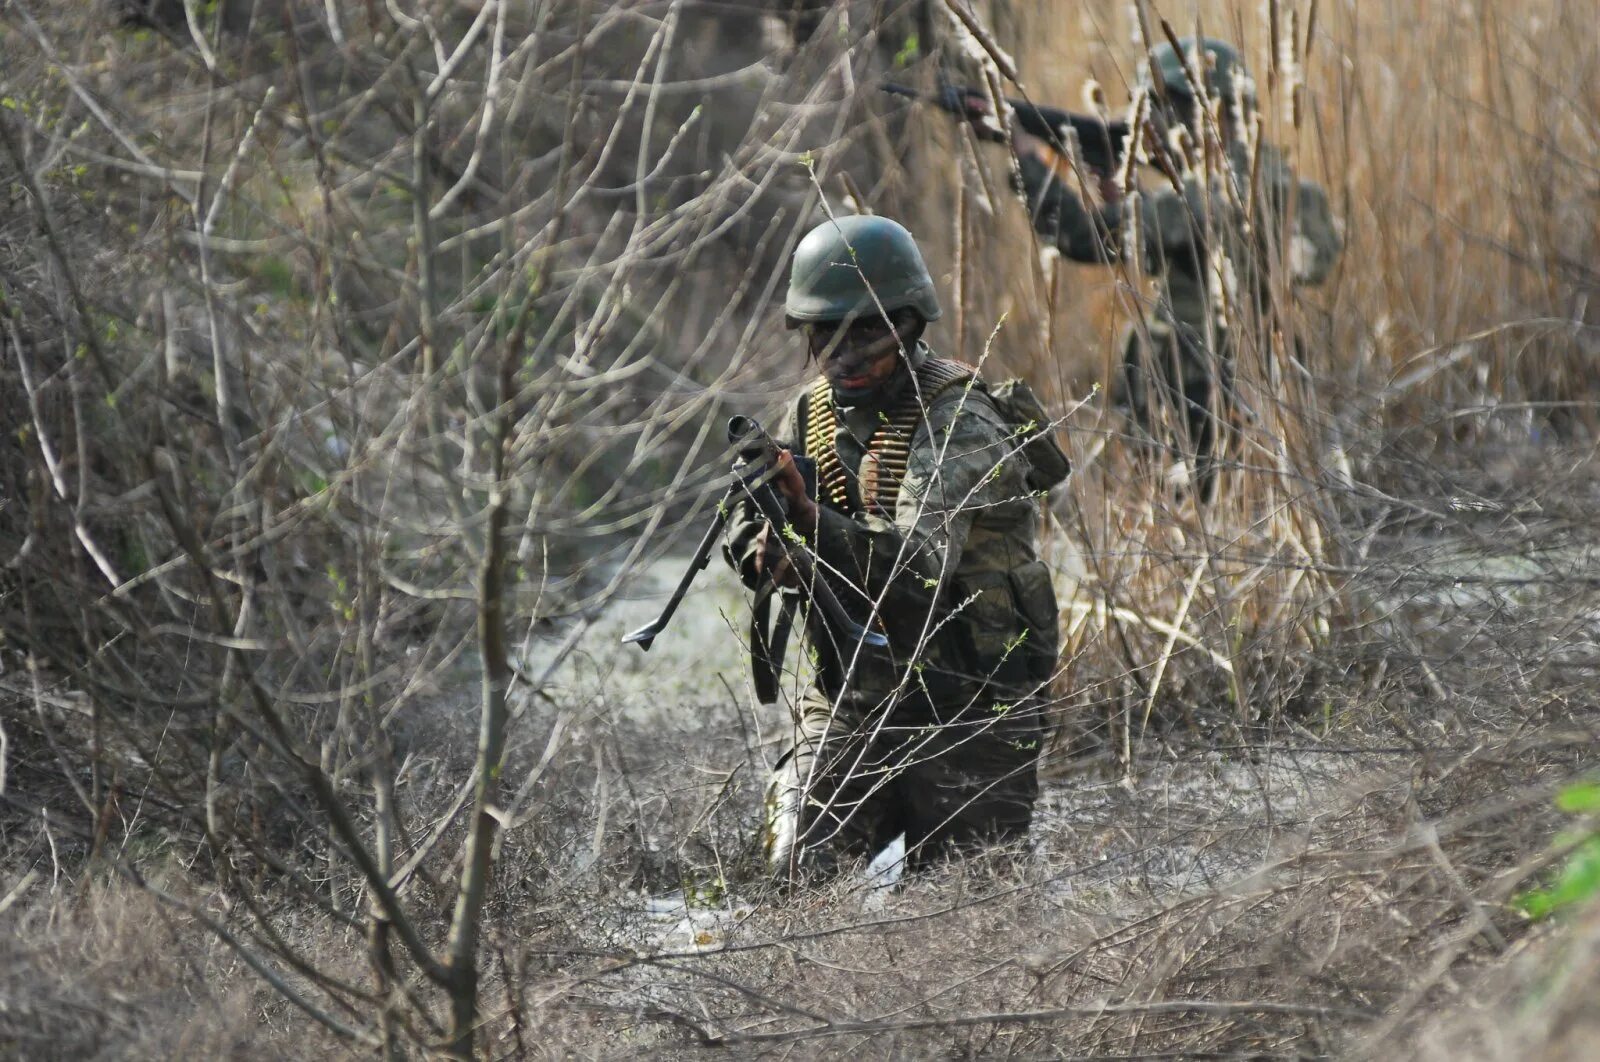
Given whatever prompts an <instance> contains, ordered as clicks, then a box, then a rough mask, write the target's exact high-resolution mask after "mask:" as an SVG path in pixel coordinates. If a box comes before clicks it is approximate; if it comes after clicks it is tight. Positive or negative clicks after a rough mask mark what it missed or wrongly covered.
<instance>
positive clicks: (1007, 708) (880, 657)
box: [726, 217, 1065, 880]
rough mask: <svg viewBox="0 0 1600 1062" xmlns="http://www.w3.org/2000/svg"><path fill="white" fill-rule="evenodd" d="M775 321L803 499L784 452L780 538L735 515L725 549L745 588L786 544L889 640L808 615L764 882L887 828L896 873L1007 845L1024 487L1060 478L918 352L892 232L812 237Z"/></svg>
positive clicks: (1050, 626)
mask: <svg viewBox="0 0 1600 1062" xmlns="http://www.w3.org/2000/svg"><path fill="white" fill-rule="evenodd" d="M786 310H787V314H788V323H789V326H790V327H791V328H798V329H800V330H802V331H803V332H804V334H805V339H806V345H807V349H808V351H809V353H810V356H811V358H812V359H814V360H815V361H816V362H817V363H818V364H819V365H820V366H821V369H822V372H821V374H820V376H819V377H818V378H817V380H816V381H815V383H814V384H812V385H811V386H809V387H807V388H805V389H804V390H803V391H802V392H801V393H800V395H799V396H797V398H796V400H795V401H794V402H793V403H791V404H790V406H789V408H788V411H787V413H786V415H785V418H784V421H783V425H782V427H781V428H780V435H779V437H780V438H787V439H792V440H795V442H794V447H795V452H798V453H804V454H806V455H807V456H809V457H811V458H812V459H814V460H815V461H816V463H817V482H818V485H817V497H816V498H815V499H813V498H811V497H808V496H807V490H806V483H805V481H804V479H803V478H802V476H801V474H800V473H799V471H798V470H797V469H796V467H795V465H794V463H793V461H792V459H791V457H790V452H789V451H784V453H783V455H782V457H781V458H780V461H779V464H778V472H777V486H778V488H779V490H780V491H781V492H782V493H783V494H784V495H785V497H786V499H787V501H788V504H789V523H790V526H789V527H788V528H783V529H774V528H772V527H770V526H769V525H767V524H766V523H764V522H762V521H760V520H759V519H758V518H756V517H755V516H753V515H752V514H750V513H742V514H740V513H736V514H735V515H734V517H733V518H732V520H730V523H729V531H728V539H727V544H726V553H727V557H728V560H729V563H731V564H732V565H733V566H734V567H735V569H736V570H738V571H739V572H740V574H741V576H742V577H743V578H744V579H745V581H746V582H747V584H749V585H751V586H752V587H758V584H759V583H761V582H762V580H773V581H775V582H776V583H778V584H780V585H781V584H783V583H785V582H786V581H792V576H791V575H790V573H789V572H788V570H787V568H786V567H785V566H784V565H783V564H782V563H781V562H777V561H775V560H774V559H773V555H774V554H773V551H772V549H771V547H772V546H773V545H774V544H775V538H776V536H777V535H780V534H782V535H785V536H786V537H787V538H788V539H789V540H790V541H791V542H793V541H796V540H797V538H798V539H803V540H804V542H805V544H806V547H807V548H808V549H810V550H813V551H814V553H815V555H816V558H817V561H818V568H819V569H820V570H822V571H825V572H827V573H829V576H828V577H829V579H830V582H831V583H832V584H833V585H834V588H835V590H836V593H837V596H838V597H839V598H840V599H841V600H842V601H843V602H844V604H845V607H846V609H847V610H849V611H850V612H851V613H852V615H853V616H854V617H855V619H856V620H857V621H858V622H862V623H864V624H867V625H870V626H872V627H874V628H875V629H877V630H879V631H881V632H882V633H883V634H884V635H886V637H887V639H888V646H887V648H872V647H870V646H867V645H865V644H860V645H856V644H847V643H845V642H842V641H841V640H840V639H839V638H838V637H837V634H838V632H833V631H829V630H827V629H826V626H825V625H824V624H822V623H820V622H819V618H818V617H817V616H815V615H813V616H811V617H809V619H808V622H807V626H806V638H807V641H808V644H809V648H810V651H811V658H812V664H813V671H814V685H813V686H812V687H811V688H809V689H807V690H806V691H805V692H804V693H803V694H802V696H801V698H800V703H799V704H798V705H797V706H796V717H795V729H794V733H793V740H792V742H791V744H790V747H789V750H788V752H787V753H786V754H785V755H784V757H783V758H782V759H781V760H780V762H779V765H778V767H777V769H776V772H775V775H774V777H773V779H772V782H771V787H770V789H769V792H768V808H767V810H768V836H767V841H768V853H767V854H768V857H769V859H770V862H771V866H772V869H773V871H774V872H775V873H776V874H777V875H778V876H779V877H780V878H783V879H787V880H793V879H794V878H795V877H796V876H798V875H800V874H802V873H804V872H806V871H808V870H821V871H827V870H828V869H829V868H831V866H832V865H833V864H834V862H835V861H836V859H837V858H838V857H839V856H841V855H845V856H850V855H861V856H869V855H871V854H872V853H874V852H876V851H878V850H879V849H881V848H882V847H883V846H884V845H886V844H888V843H889V842H891V841H893V840H894V838H895V837H896V836H898V835H899V834H901V833H902V832H903V833H904V834H905V835H906V847H907V853H908V858H909V860H910V861H911V862H912V863H913V864H916V863H920V862H925V861H926V860H927V859H928V858H930V857H932V856H934V855H936V854H938V853H941V852H947V851H950V850H952V849H962V848H967V847H970V846H972V845H975V844H977V843H979V842H982V841H985V840H1005V839H1008V838H1014V837H1017V836H1020V835H1021V834H1023V833H1024V832H1026V830H1027V828H1028V825H1029V823H1030V820H1031V818H1032V812H1033V803H1034V798H1035V795H1036V793H1037V788H1038V783H1037V780H1036V778H1035V771H1034V761H1035V758H1036V756H1037V754H1038V746H1039V737H1040V725H1039V708H1040V701H1041V699H1042V695H1043V691H1044V688H1045V686H1046V684H1047V682H1048V680H1049V677H1050V674H1051V672H1052V670H1053V668H1054V665H1055V659H1056V646H1057V639H1058V634H1057V628H1056V603H1055V596H1054V592H1053V590H1052V587H1051V583H1050V576H1049V572H1048V570H1047V569H1046V568H1045V566H1044V565H1043V564H1042V563H1041V562H1040V560H1039V555H1038V541H1037V530H1038V523H1039V500H1038V496H1039V495H1040V494H1042V493H1043V491H1044V490H1045V489H1048V485H1049V482H1050V480H1051V479H1059V478H1060V475H1064V472H1065V470H1064V468H1062V469H1061V470H1060V472H1059V474H1058V473H1053V472H1046V473H1043V474H1041V473H1040V471H1039V470H1038V469H1036V468H1035V467H1034V466H1035V465H1041V466H1043V465H1045V464H1047V463H1048V462H1041V461H1039V460H1038V459H1037V458H1035V459H1033V460H1030V459H1029V457H1028V456H1027V455H1026V454H1025V452H1023V451H1022V449H1021V448H1020V446H1019V434H1018V431H1017V428H1016V427H1015V426H1014V425H1013V424H1012V423H1011V422H1010V421H1008V419H1007V417H1006V415H1005V414H1004V413H1002V410H1001V403H1000V400H999V399H998V398H996V397H994V396H992V395H991V394H990V393H989V391H988V390H987V388H986V387H985V385H984V384H983V383H982V382H981V381H980V380H978V378H977V377H976V375H975V373H974V370H973V369H972V368H970V367H969V366H966V365H963V364H960V363H957V362H953V361H947V360H944V359H941V358H939V357H937V356H935V355H934V354H933V353H932V352H931V351H930V350H929V349H928V347H927V346H926V345H925V344H924V343H923V342H922V341H921V336H922V333H923V330H924V328H925V327H926V326H927V324H928V323H929V322H930V321H935V320H937V319H938V318H939V316H940V309H939V300H938V298H937V296H936V295H935V294H934V289H933V282H932V280H931V279H930V277H929V275H928V271H927V268H926V266H925V265H924V264H923V260H922V256H921V253H920V252H919V251H918V249H917V245H916V242H915V241H914V240H913V239H912V237H911V234H910V233H908V232H907V231H906V230H905V229H904V228H902V227H901V226H899V225H897V224H896V223H895V222H893V221H890V220H888V219H887V218H878V217H845V218H839V219H837V220H830V221H827V222H825V223H823V224H822V225H820V226H818V227H817V228H816V229H814V230H812V231H811V232H810V233H809V234H808V235H807V236H806V237H805V239H804V240H802V241H801V243H800V245H799V247H798V248H797V249H796V250H795V254H794V266H793V271H792V274H791V277H790V282H789V290H788V298H787V300H786ZM995 393H996V395H998V394H1000V393H1001V392H1000V390H999V389H998V388H997V389H996V392H995ZM1026 445H1027V446H1028V451H1029V452H1032V450H1033V447H1034V444H1032V443H1028V444H1026ZM1052 445H1053V444H1052ZM1056 452H1057V453H1058V452H1059V451H1056ZM758 589H759V587H758Z"/></svg>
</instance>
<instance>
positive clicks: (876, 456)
mask: <svg viewBox="0 0 1600 1062" xmlns="http://www.w3.org/2000/svg"><path fill="white" fill-rule="evenodd" d="M976 375H977V371H976V370H975V369H973V367H972V366H970V365H966V364H964V363H962V362H959V361H949V360H946V359H944V358H929V359H928V360H926V361H925V362H923V363H922V367H921V368H920V369H918V370H917V381H916V386H915V387H908V388H906V391H905V394H904V395H902V396H901V398H900V399H899V401H897V402H896V403H895V404H894V406H893V408H891V409H890V410H888V411H887V412H886V413H884V415H883V416H882V418H881V419H880V421H879V423H878V427H877V428H876V429H874V431H873V433H872V438H871V439H869V440H868V441H867V449H866V453H865V454H863V455H862V458H861V467H860V469H859V471H858V472H857V475H856V476H855V481H854V483H852V482H851V476H850V473H849V472H848V471H847V470H846V469H845V467H844V462H843V461H841V460H840V459H839V449H838V447H837V446H835V445H834V438H835V435H836V433H837V431H838V427H839V419H838V414H837V411H836V410H835V409H834V405H833V391H832V389H831V388H830V387H829V386H828V379H827V377H826V376H824V377H821V378H819V379H818V380H817V382H816V383H815V384H814V385H813V386H812V388H811V394H810V395H809V397H808V400H807V405H806V409H805V417H804V421H805V448H806V453H807V454H809V455H811V456H812V457H813V458H815V459H816V462H817V494H818V499H817V500H818V501H822V502H825V503H827V504H828V505H829V506H831V507H833V508H835V509H837V510H839V511H840V512H843V513H847V514H851V513H857V512H868V513H873V514H875V515H878V516H891V515H892V514H893V511H894V504H895V499H896V497H897V496H898V495H899V493H900V484H901V483H903V482H904V481H905V478H906V470H907V469H908V467H909V466H910V462H911V439H912V436H914V435H915V434H916V431H917V425H919V424H921V423H922V418H923V415H924V414H925V413H926V411H927V408H928V407H929V406H931V405H932V404H933V400H934V399H935V398H936V397H937V396H938V395H939V394H940V393H941V392H943V391H944V390H945V389H946V388H948V387H951V386H953V385H955V384H958V383H962V382H964V381H966V380H970V379H972V378H973V377H974V376H976Z"/></svg>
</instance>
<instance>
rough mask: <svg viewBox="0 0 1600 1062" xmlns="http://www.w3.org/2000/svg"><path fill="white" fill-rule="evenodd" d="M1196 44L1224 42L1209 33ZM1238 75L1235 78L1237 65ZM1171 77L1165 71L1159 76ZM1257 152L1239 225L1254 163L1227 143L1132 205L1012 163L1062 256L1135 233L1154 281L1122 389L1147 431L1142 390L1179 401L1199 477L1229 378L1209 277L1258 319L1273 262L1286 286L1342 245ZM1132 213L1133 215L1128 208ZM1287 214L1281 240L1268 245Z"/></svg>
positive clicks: (1117, 243) (1268, 154) (1310, 273)
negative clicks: (1253, 203)
mask: <svg viewBox="0 0 1600 1062" xmlns="http://www.w3.org/2000/svg"><path fill="white" fill-rule="evenodd" d="M1207 47H1208V48H1225V47H1226V46H1222V45H1217V44H1216V43H1215V42H1210V43H1208V45H1207ZM1163 48H1165V49H1166V50H1167V51H1168V52H1170V48H1167V47H1166V46H1163ZM1230 51H1231V50H1230ZM1168 59H1169V62H1170V57H1168ZM1235 62H1236V60H1235ZM1237 76H1241V77H1242V76H1243V73H1242V68H1239V72H1238V75H1237ZM1175 83H1177V82H1175V79H1174V78H1173V76H1172V75H1171V74H1168V84H1169V85H1172V84H1175ZM1178 98H1180V99H1186V97H1178ZM1259 154H1260V160H1259V164H1258V169H1257V176H1256V180H1257V181H1258V182H1259V183H1258V185H1257V192H1256V196H1257V204H1258V205H1257V220H1256V222H1255V223H1254V225H1253V226H1252V230H1253V232H1248V233H1247V232H1246V229H1245V226H1244V223H1243V222H1244V219H1243V218H1242V217H1241V212H1240V209H1239V206H1238V204H1246V203H1248V202H1250V199H1251V195H1250V188H1249V185H1250V183H1251V168H1252V165H1257V164H1256V163H1255V162H1254V161H1253V160H1252V158H1251V153H1250V151H1249V150H1248V149H1247V147H1246V146H1245V144H1244V143H1243V142H1241V141H1238V140H1235V141H1234V142H1233V143H1231V144H1230V145H1229V146H1228V150H1227V161H1228V166H1227V168H1226V171H1225V172H1224V173H1222V174H1219V175H1215V176H1213V177H1212V178H1210V179H1209V180H1206V179H1204V178H1202V177H1200V176H1197V175H1195V174H1187V175H1185V177H1184V179H1183V181H1182V182H1181V183H1182V186H1183V191H1182V193H1181V194H1180V193H1179V192H1178V190H1177V189H1175V188H1173V187H1171V186H1170V185H1169V184H1163V185H1161V186H1160V187H1158V188H1155V189H1152V190H1149V191H1146V192H1141V193H1140V194H1138V195H1137V196H1136V197H1134V198H1132V199H1131V201H1130V202H1131V203H1133V204H1136V205H1129V204H1127V203H1114V204H1110V205H1107V206H1104V207H1100V208H1090V207H1086V206H1085V205H1084V203H1083V202H1082V200H1080V199H1079V198H1078V197H1077V196H1075V195H1073V194H1071V193H1070V192H1068V191H1067V190H1066V189H1065V188H1063V187H1062V185H1061V183H1060V181H1059V180H1057V179H1056V175H1055V172H1054V171H1053V170H1052V169H1051V167H1050V166H1048V165H1046V164H1045V163H1044V162H1042V161H1041V160H1039V159H1037V158H1033V157H1031V156H1030V157H1027V158H1024V159H1023V160H1022V163H1021V175H1022V183H1023V188H1024V190H1025V192H1026V194H1027V197H1028V201H1029V203H1030V205H1031V207H1032V209H1033V219H1034V226H1035V228H1037V229H1038V231H1039V232H1040V233H1042V234H1044V235H1045V236H1048V237H1049V238H1050V239H1051V240H1052V241H1053V242H1054V243H1055V245H1056V247H1057V248H1058V249H1059V250H1060V252H1061V253H1062V254H1063V255H1064V256H1066V257H1067V258H1070V259H1072V260H1074V261H1079V262H1099V263H1104V262H1110V261H1114V260H1115V259H1117V258H1118V257H1120V256H1121V255H1122V254H1123V253H1124V252H1125V250H1126V248H1125V247H1124V243H1125V241H1126V240H1127V239H1128V236H1129V234H1130V233H1132V234H1136V239H1137V242H1138V251H1139V252H1140V255H1141V262H1140V264H1141V266H1142V267H1143V268H1144V270H1145V271H1146V272H1148V273H1149V274H1150V275H1152V276H1156V277H1158V278H1160V281H1161V286H1160V289H1159V290H1158V292H1157V293H1156V297H1155V302H1154V305H1153V306H1152V307H1151V308H1150V312H1149V313H1148V315H1147V319H1146V321H1145V325H1144V327H1143V328H1136V329H1134V330H1133V332H1132V334H1130V336H1129V338H1128V342H1127V345H1126V347H1125V350H1124V358H1123V380H1122V385H1123V389H1124V397H1125V399H1126V401H1127V402H1128V404H1129V406H1130V407H1131V408H1132V411H1133V413H1134V415H1135V417H1136V418H1137V419H1138V421H1139V423H1140V424H1141V425H1142V426H1143V427H1145V428H1146V429H1147V430H1148V429H1149V428H1150V427H1151V424H1152V418H1153V414H1154V410H1155V409H1156V408H1157V404H1156V403H1155V402H1154V401H1153V400H1152V391H1155V392H1158V393H1163V394H1164V397H1165V399H1166V404H1167V405H1170V406H1171V407H1173V408H1175V409H1181V410H1183V411H1184V414H1185V417H1184V420H1185V428H1186V429H1187V431H1188V436H1189V437H1188V443H1189V445H1190V446H1191V447H1192V448H1193V450H1194V452H1195V453H1196V454H1197V455H1198V456H1199V458H1200V460H1201V464H1202V468H1201V472H1202V475H1208V474H1209V468H1208V466H1209V463H1210V460H1211V458H1212V457H1213V456H1214V449H1215V447H1216V446H1217V444H1218V440H1217V436H1218V433H1217V431H1216V430H1215V416H1214V414H1213V413H1212V395H1213V390H1220V392H1221V393H1222V394H1223V395H1226V394H1227V393H1228V392H1229V390H1230V387H1231V380H1232V362H1233V343H1232V341H1231V339H1230V337H1229V335H1228V330H1227V328H1226V327H1224V325H1223V324H1222V322H1221V321H1220V320H1219V315H1218V309H1217V308H1218V306H1219V299H1218V298H1216V297H1215V296H1217V295H1219V294H1221V293H1218V292H1215V291H1214V287H1215V285H1216V284H1217V283H1218V278H1219V277H1220V278H1222V280H1221V282H1222V283H1223V284H1224V285H1225V286H1226V288H1227V293H1228V296H1229V298H1230V300H1232V301H1233V303H1234V306H1233V312H1232V313H1230V317H1231V318H1232V319H1233V320H1235V321H1238V320H1244V321H1264V320H1267V319H1268V316H1267V314H1268V309H1269V299H1270V293H1269V288H1268V280H1269V269H1270V267H1271V266H1270V264H1271V263H1273V262H1274V261H1279V262H1281V263H1282V267H1283V268H1287V269H1288V270H1289V271H1290V275H1291V279H1292V280H1293V282H1294V283H1296V284H1318V283H1321V282H1322V280H1323V279H1324V278H1325V277H1326V276H1327V274H1328V272H1329V271H1330V270H1331V269H1332V267H1333V263H1334V261H1335V259H1336V258H1337V257H1338V255H1339V251H1340V247H1341V240H1340V237H1339V231H1338V226H1337V225H1336V224H1335V222H1334V219H1333V214H1332V212H1331V210H1330V209H1329V206H1328V197H1327V195H1326V193H1324V191H1323V190H1322V189H1321V188H1320V187H1319V186H1318V185H1316V184H1314V183H1313V182H1311V181H1306V180H1300V179H1298V178H1296V177H1295V175H1294V173H1293V171H1291V170H1290V168H1289V166H1288V164H1287V163H1286V162H1285V161H1284V158H1283V154H1282V152H1280V151H1278V150H1277V149H1276V148H1274V147H1272V146H1271V145H1269V144H1262V145H1261V147H1260V153H1259ZM1223 182H1228V184H1224V183H1223ZM1229 185H1231V188H1230V187H1229ZM1135 211H1136V212H1137V216H1136V217H1134V216H1130V215H1132V214H1134V212H1135ZM1291 211H1292V215H1291V216H1292V222H1293V228H1292V230H1291V231H1290V232H1289V234H1288V236H1287V244H1286V246H1282V247H1275V246H1273V245H1274V244H1277V243H1278V242H1279V237H1280V234H1282V233H1283V225H1282V221H1283V219H1284V218H1285V216H1286V215H1289V214H1290V212H1291ZM1213 251H1216V252H1220V254H1216V255H1213V254H1212V253H1211V252H1213ZM1146 336H1148V341H1149V342H1148V344H1147V343H1146Z"/></svg>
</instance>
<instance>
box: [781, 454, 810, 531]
mask: <svg viewBox="0 0 1600 1062" xmlns="http://www.w3.org/2000/svg"><path fill="white" fill-rule="evenodd" d="M772 485H773V486H775V487H777V488H778V493H779V494H782V495H783V498H784V501H786V502H788V503H789V522H790V523H791V524H793V525H794V527H795V530H797V531H799V532H800V533H801V534H802V535H805V536H806V537H808V538H809V537H810V536H811V535H812V534H814V533H815V532H816V530H817V503H816V502H814V501H812V500H811V499H810V498H809V497H808V496H807V495H806V480H805V477H804V476H802V475H801V474H800V470H799V469H798V468H796V467H795V464H794V455H793V454H791V453H790V452H789V451H788V450H779V451H778V463H777V467H776V468H774V469H773V480H772Z"/></svg>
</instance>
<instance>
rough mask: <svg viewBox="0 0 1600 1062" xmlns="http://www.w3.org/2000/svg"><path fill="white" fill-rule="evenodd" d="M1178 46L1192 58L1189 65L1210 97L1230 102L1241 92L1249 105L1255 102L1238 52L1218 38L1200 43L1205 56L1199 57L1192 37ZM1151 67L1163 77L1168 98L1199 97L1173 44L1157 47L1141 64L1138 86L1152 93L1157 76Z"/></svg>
mask: <svg viewBox="0 0 1600 1062" xmlns="http://www.w3.org/2000/svg"><path fill="white" fill-rule="evenodd" d="M1178 43H1179V44H1181V45H1182V46H1183V51H1184V53H1185V55H1186V56H1188V57H1189V65H1190V66H1191V67H1193V68H1194V70H1195V71H1196V72H1197V73H1198V74H1199V75H1200V76H1201V77H1203V78H1205V80H1206V90H1207V91H1208V92H1209V93H1210V95H1212V96H1217V97H1220V98H1221V99H1223V100H1227V101H1231V100H1232V99H1233V98H1234V92H1235V91H1239V92H1240V93H1241V94H1242V95H1243V97H1244V99H1245V101H1246V102H1250V101H1252V100H1254V99H1255V97H1256V93H1255V82H1253V81H1251V80H1250V72H1249V71H1248V70H1246V69H1245V65H1244V60H1243V59H1241V58H1240V57H1239V49H1237V48H1235V47H1234V46H1233V45H1231V44H1229V43H1228V42H1227V41H1219V40H1217V39H1216V38H1215V37H1206V38H1204V39H1202V40H1201V42H1200V44H1201V48H1202V50H1203V54H1196V49H1195V39H1194V38H1193V37H1185V38H1183V39H1182V40H1180V41H1179V42H1178ZM1151 67H1154V68H1155V70H1156V72H1157V73H1159V74H1160V75H1161V82H1162V84H1164V85H1166V87H1167V93H1168V94H1169V95H1173V96H1185V97H1188V98H1190V99H1193V98H1194V97H1195V96H1198V95H1199V94H1200V93H1199V89H1198V87H1197V86H1194V85H1191V84H1189V74H1188V72H1187V71H1186V70H1185V69H1184V64H1183V59H1181V58H1179V56H1178V53H1177V52H1176V51H1174V50H1173V48H1172V45H1171V44H1169V43H1167V42H1166V41H1163V42H1161V43H1160V44H1158V45H1156V46H1155V47H1154V48H1152V49H1151V50H1150V54H1149V55H1148V56H1146V57H1145V58H1144V59H1141V60H1140V61H1139V86H1140V87H1141V88H1144V89H1149V90H1152V91H1153V90H1154V89H1155V77H1154V75H1153V74H1151V72H1150V71H1151Z"/></svg>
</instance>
